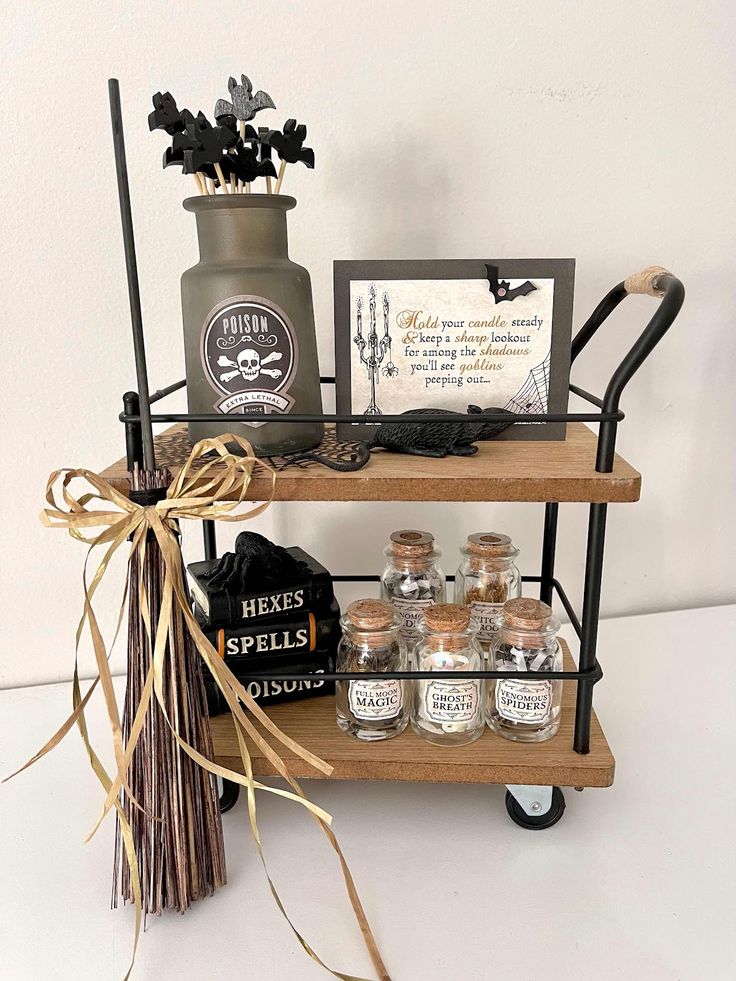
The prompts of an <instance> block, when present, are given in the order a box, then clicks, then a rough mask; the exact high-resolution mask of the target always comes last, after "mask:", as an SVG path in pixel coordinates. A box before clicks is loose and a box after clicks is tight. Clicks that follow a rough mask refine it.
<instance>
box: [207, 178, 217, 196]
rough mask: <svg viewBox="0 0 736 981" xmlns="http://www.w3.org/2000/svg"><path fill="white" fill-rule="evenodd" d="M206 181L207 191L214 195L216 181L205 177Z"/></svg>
mask: <svg viewBox="0 0 736 981" xmlns="http://www.w3.org/2000/svg"><path fill="white" fill-rule="evenodd" d="M205 180H206V181H207V190H208V192H209V193H210V194H214V193H215V181H214V179H213V178H212V177H205Z"/></svg>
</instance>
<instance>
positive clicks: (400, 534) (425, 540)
mask: <svg viewBox="0 0 736 981" xmlns="http://www.w3.org/2000/svg"><path fill="white" fill-rule="evenodd" d="M390 541H391V546H390V548H391V551H392V552H393V554H394V555H405V556H407V558H414V557H418V556H420V555H431V554H432V553H433V552H434V535H433V534H432V533H431V532H429V531H415V530H414V529H412V528H405V529H404V530H402V531H392V532H391V537H390Z"/></svg>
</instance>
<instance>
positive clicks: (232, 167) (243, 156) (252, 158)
mask: <svg viewBox="0 0 736 981" xmlns="http://www.w3.org/2000/svg"><path fill="white" fill-rule="evenodd" d="M220 164H221V166H222V172H223V174H224V175H225V177H226V178H229V177H230V175H231V174H235V176H236V177H238V178H240V180H241V181H243V183H245V184H250V183H252V182H253V181H254V180H255V179H256V178H257V177H275V176H276V169H275V167H274V165H273V164H272V163H271V161H270V160H259V159H258V154H257V152H256V150H255V149H254V148H253V147H250V146H246V145H245V144H244V143H240V144H239V146H238V148H237V150H236V151H235V153H228V154H226V156H224V157H223V158H222V160H221V161H220Z"/></svg>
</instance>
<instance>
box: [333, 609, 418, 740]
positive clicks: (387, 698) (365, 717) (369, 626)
mask: <svg viewBox="0 0 736 981" xmlns="http://www.w3.org/2000/svg"><path fill="white" fill-rule="evenodd" d="M340 626H341V628H342V638H341V639H340V643H339V645H338V648H337V670H338V671H350V672H358V671H366V672H376V671H386V672H394V671H406V669H407V655H406V646H405V644H404V641H403V639H402V637H401V635H400V632H399V628H400V626H401V621H400V619H399V617H398V615H397V613H396V611H395V610H394V608H393V607H392V606H391V604H390V603H387V602H385V601H384V600H375V599H363V600H356V601H355V602H354V603H351V604H350V605H349V606H348V608H347V610H346V611H345V615H344V616H343V617H342V618H341V619H340ZM406 686H407V682H406V681H400V680H399V679H396V678H386V679H385V680H377V681H376V680H372V679H370V680H369V679H367V680H366V681H360V680H357V681H338V682H337V683H336V685H335V699H336V705H337V724H338V726H339V728H340V729H342V731H343V732H346V733H348V735H350V736H353V737H354V738H355V739H362V740H364V741H366V742H375V741H376V740H379V739H390V738H391V737H392V736H398V735H399V733H401V732H403V731H404V729H405V728H406V725H407V722H408V720H409V706H408V699H407V690H406Z"/></svg>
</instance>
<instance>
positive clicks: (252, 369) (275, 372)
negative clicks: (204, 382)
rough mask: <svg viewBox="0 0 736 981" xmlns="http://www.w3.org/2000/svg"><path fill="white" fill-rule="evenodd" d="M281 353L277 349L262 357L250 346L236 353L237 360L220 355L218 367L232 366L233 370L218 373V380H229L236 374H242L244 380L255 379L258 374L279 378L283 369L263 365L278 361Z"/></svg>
mask: <svg viewBox="0 0 736 981" xmlns="http://www.w3.org/2000/svg"><path fill="white" fill-rule="evenodd" d="M282 357H283V355H281V354H279V353H278V352H277V351H272V352H271V354H267V355H266V357H265V358H262V357H261V356H260V354H259V353H258V351H256V350H255V348H252V347H246V348H243V350H242V351H241V352H240V353H239V354H238V358H237V361H231V360H230V358H227V357H225V355H224V354H222V355H220V357H219V358H218V359H217V364H218V365H219V367H220V368H233V369H234V370H233V371H225V372H223V373H222V374H221V375H220V381H222V382H229V381H232V379H233V378H236V377H237V376H238V375H242V376H243V378H244V379H245V380H246V381H255V380H256V378H258V376H259V375H269V376H270V377H271V378H281V376H282V375H283V371H282V370H281V369H280V368H265V367H264V365H267V364H271V362H273V361H280V360H281V358H282Z"/></svg>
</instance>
